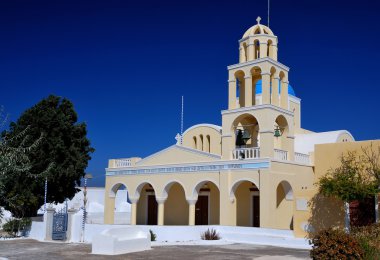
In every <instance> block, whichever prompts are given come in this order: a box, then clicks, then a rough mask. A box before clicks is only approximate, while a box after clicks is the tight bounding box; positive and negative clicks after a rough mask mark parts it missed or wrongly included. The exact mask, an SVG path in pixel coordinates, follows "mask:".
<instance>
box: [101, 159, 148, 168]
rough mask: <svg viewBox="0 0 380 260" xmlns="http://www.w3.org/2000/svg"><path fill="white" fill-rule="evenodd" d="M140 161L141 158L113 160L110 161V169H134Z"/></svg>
mask: <svg viewBox="0 0 380 260" xmlns="http://www.w3.org/2000/svg"><path fill="white" fill-rule="evenodd" d="M140 160H141V158H139V157H132V158H121V159H111V160H109V161H108V168H123V167H132V166H135V164H136V162H138V161H140Z"/></svg>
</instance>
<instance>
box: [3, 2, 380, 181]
mask: <svg viewBox="0 0 380 260" xmlns="http://www.w3.org/2000/svg"><path fill="white" fill-rule="evenodd" d="M379 12H380V3H379V2H378V1H370V0H362V1H360V2H356V1H343V0H337V1H327V0H326V1H311V0H310V1H304V0H302V1H301V0H298V1H297V0H294V1H293V0H289V1H279V0H272V1H271V18H270V27H271V29H272V30H273V32H274V33H275V34H276V35H277V36H278V38H279V55H278V56H279V61H280V62H281V63H283V64H285V65H287V66H289V67H290V73H289V81H290V83H291V85H292V86H293V88H294V90H295V92H296V94H297V96H298V97H299V98H301V99H302V126H303V127H304V128H306V129H310V130H313V131H317V132H319V131H329V130H339V129H347V130H349V131H350V132H351V133H352V134H353V135H354V137H355V138H356V139H357V140H365V139H378V138H379V136H380V131H379V130H378V122H379V119H380V116H379V114H378V110H379V109H378V103H379V89H380V86H379V78H378V77H379V69H378V61H379V60H380V52H379V47H378V45H379V37H380V26H379V24H380V18H379V16H378V14H379ZM257 16H261V17H262V23H263V24H266V23H267V1H266V0H260V1H252V0H250V1H199V0H192V1H160V2H159V1H121V0H120V1H114V0H107V1H106V0H104V1H96V0H92V1H79V0H77V1H70V0H65V1H63V0H62V1H51V0H49V1H38V0H36V1H18V0H7V1H6V0H2V1H0V33H1V40H0V88H1V95H0V104H1V105H3V106H4V107H5V109H6V111H7V112H8V113H9V114H10V115H11V120H12V121H15V120H17V118H18V117H19V116H20V114H21V113H22V112H23V111H24V110H25V109H27V108H29V107H31V106H32V105H34V104H35V103H37V102H38V101H40V100H41V99H42V98H44V97H46V96H48V95H49V94H55V95H59V96H63V97H67V98H68V99H70V100H71V101H72V102H73V103H74V105H75V109H76V111H77V112H78V115H79V119H80V121H85V122H86V123H87V127H88V136H89V138H90V140H91V142H92V145H93V146H94V147H95V149H96V152H95V153H94V154H93V156H92V157H93V159H92V160H91V161H90V163H89V167H88V172H91V173H93V175H95V177H96V178H94V179H93V180H92V181H91V182H90V185H103V184H104V174H105V171H104V168H105V167H106V166H107V161H108V159H109V158H120V157H131V156H140V157H145V156H147V155H149V154H151V153H154V152H156V151H159V150H160V149H162V148H165V147H167V146H170V145H172V144H174V143H175V139H174V137H175V135H176V133H178V132H179V131H180V106H181V95H184V96H185V128H187V127H190V126H191V125H194V124H197V123H213V124H221V115H220V111H221V110H222V109H225V108H226V107H227V77H228V76H227V68H226V67H227V66H228V65H231V64H235V63H237V62H238V40H239V39H240V38H241V37H242V35H243V33H244V32H245V30H247V29H248V28H249V27H250V26H252V25H254V24H255V23H256V18H257Z"/></svg>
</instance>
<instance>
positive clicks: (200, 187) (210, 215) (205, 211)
mask: <svg viewBox="0 0 380 260" xmlns="http://www.w3.org/2000/svg"><path fill="white" fill-rule="evenodd" d="M193 193H194V194H195V196H197V202H196V204H195V225H219V218H220V199H219V198H220V194H219V188H218V187H217V186H216V185H215V184H214V183H213V182H211V181H202V182H200V183H198V184H197V185H196V186H195V188H194V191H193Z"/></svg>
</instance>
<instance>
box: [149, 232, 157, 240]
mask: <svg viewBox="0 0 380 260" xmlns="http://www.w3.org/2000/svg"><path fill="white" fill-rule="evenodd" d="M149 233H150V241H156V238H157V235H156V234H154V232H153V231H152V230H151V229H149Z"/></svg>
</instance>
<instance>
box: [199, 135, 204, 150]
mask: <svg viewBox="0 0 380 260" xmlns="http://www.w3.org/2000/svg"><path fill="white" fill-rule="evenodd" d="M199 139H200V143H199V150H201V151H204V149H203V148H204V147H203V135H200V136H199Z"/></svg>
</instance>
